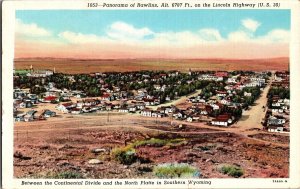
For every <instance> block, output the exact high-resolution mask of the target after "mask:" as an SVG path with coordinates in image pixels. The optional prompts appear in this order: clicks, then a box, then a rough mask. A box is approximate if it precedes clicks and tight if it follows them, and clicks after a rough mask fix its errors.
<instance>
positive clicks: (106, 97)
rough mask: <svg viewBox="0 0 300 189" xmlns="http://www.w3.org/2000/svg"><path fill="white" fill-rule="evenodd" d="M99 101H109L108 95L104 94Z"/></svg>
mask: <svg viewBox="0 0 300 189" xmlns="http://www.w3.org/2000/svg"><path fill="white" fill-rule="evenodd" d="M100 99H101V100H107V101H110V94H108V93H105V94H103V95H102V96H101V97H100Z"/></svg>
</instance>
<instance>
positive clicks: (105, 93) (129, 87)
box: [13, 66, 290, 132]
mask: <svg viewBox="0 0 300 189" xmlns="http://www.w3.org/2000/svg"><path fill="white" fill-rule="evenodd" d="M264 90H268V91H267V92H268V93H267V96H266V98H267V103H266V104H263V106H262V107H261V108H262V109H263V111H264V112H265V116H264V118H263V119H262V120H260V121H261V125H263V127H264V129H265V130H267V131H269V132H288V131H289V124H288V122H289V95H290V94H289V72H287V71H284V72H279V71H277V72H271V71H265V72H255V71H194V70H191V69H189V70H188V71H187V72H179V71H176V70H175V71H135V72H106V73H91V74H63V73H56V72H55V68H54V69H53V70H35V69H34V68H33V67H32V66H31V67H30V68H29V69H27V70H14V94H13V96H14V120H15V121H16V122H22V121H25V122H30V121H39V120H46V119H52V117H55V116H57V115H58V114H62V115H65V114H66V115H69V114H70V115H74V116H79V114H80V115H82V116H83V115H85V114H103V113H107V116H109V114H110V113H121V114H137V115H140V116H141V117H147V118H154V119H158V118H166V117H167V118H170V120H180V121H185V122H196V123H197V122H203V123H206V124H207V125H211V126H219V127H229V126H230V125H234V124H235V123H237V122H240V121H241V118H242V116H243V114H244V113H245V112H247V111H248V110H249V109H251V107H252V106H257V105H256V100H257V99H259V98H261V94H262V91H264Z"/></svg>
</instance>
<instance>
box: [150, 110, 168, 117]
mask: <svg viewBox="0 0 300 189" xmlns="http://www.w3.org/2000/svg"><path fill="white" fill-rule="evenodd" d="M164 116H165V114H164V113H161V112H159V111H152V115H151V117H158V118H162V117H164Z"/></svg>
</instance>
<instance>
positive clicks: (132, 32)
mask: <svg viewBox="0 0 300 189" xmlns="http://www.w3.org/2000/svg"><path fill="white" fill-rule="evenodd" d="M152 34H153V32H152V31H151V30H150V29H149V28H146V27H144V28H135V27H134V26H132V25H130V24H127V23H125V22H115V23H113V24H112V25H110V26H109V28H108V30H107V35H108V36H109V37H110V38H112V39H117V40H141V39H143V38H144V37H146V36H150V35H152Z"/></svg>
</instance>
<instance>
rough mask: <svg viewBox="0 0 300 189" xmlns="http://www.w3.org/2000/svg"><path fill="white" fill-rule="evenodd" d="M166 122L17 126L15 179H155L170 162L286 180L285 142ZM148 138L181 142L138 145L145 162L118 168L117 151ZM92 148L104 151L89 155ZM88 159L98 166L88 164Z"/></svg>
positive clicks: (211, 172) (61, 121)
mask: <svg viewBox="0 0 300 189" xmlns="http://www.w3.org/2000/svg"><path fill="white" fill-rule="evenodd" d="M169 123H170V121H169V120H168V119H163V120H160V121H157V120H155V119H152V118H149V119H143V118H141V117H139V116H136V115H123V116H111V118H110V120H109V121H107V119H106V117H105V116H78V117H75V116H74V118H72V119H69V118H66V117H62V118H57V119H55V120H54V119H52V120H47V121H40V122H39V124H37V123H36V122H35V123H34V122H31V123H18V124H16V125H15V134H14V136H15V139H14V151H15V155H16V156H15V157H14V176H15V177H18V178H24V177H29V178H49V177H50V178H51V176H53V175H55V174H58V173H62V172H65V171H72V172H76V173H79V174H80V175H81V177H82V178H154V175H153V173H152V169H153V167H154V166H155V165H157V164H160V163H171V162H183V163H189V164H191V165H194V166H196V167H197V168H198V169H199V170H200V171H201V174H202V176H201V177H203V178H226V177H229V176H228V175H224V174H222V173H220V172H218V171H217V167H218V166H219V165H220V164H223V163H228V164H234V165H238V166H240V167H242V169H243V170H244V172H245V173H244V175H243V177H245V178H269V177H271V178H276V177H285V178H286V177H288V176H289V175H288V172H289V145H288V144H286V142H284V141H280V140H279V141H270V140H269V139H268V138H267V139H266V138H264V137H259V136H260V133H261V131H251V133H256V134H257V135H253V136H257V137H253V136H252V135H251V137H248V136H247V134H249V133H250V132H249V133H248V132H247V131H244V132H243V133H241V134H239V133H238V132H237V133H234V132H233V131H234V128H217V127H210V126H207V125H204V124H203V123H193V124H187V126H186V127H185V128H183V129H178V128H171V126H170V125H169ZM144 126H147V127H144ZM197 128H198V129H197ZM276 136H277V135H276ZM150 138H161V139H174V138H182V139H184V141H185V142H184V143H180V144H179V145H176V146H161V147H157V146H156V147H155V146H141V147H137V148H136V151H137V154H138V155H139V157H141V158H144V159H147V160H148V162H147V163H145V162H144V163H141V162H137V163H134V164H132V165H122V164H120V163H118V162H116V161H115V160H113V159H112V158H111V156H110V151H111V149H113V148H115V147H119V146H125V144H129V143H132V142H135V141H138V140H145V139H150ZM281 142H282V143H281ZM207 147H209V148H207ZM95 148H103V149H105V150H106V152H103V153H100V154H95V153H92V152H91V150H92V149H95ZM18 154H19V155H18ZM20 154H21V155H20ZM90 159H99V160H100V161H101V163H100V164H89V163H88V161H89V160H90Z"/></svg>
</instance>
